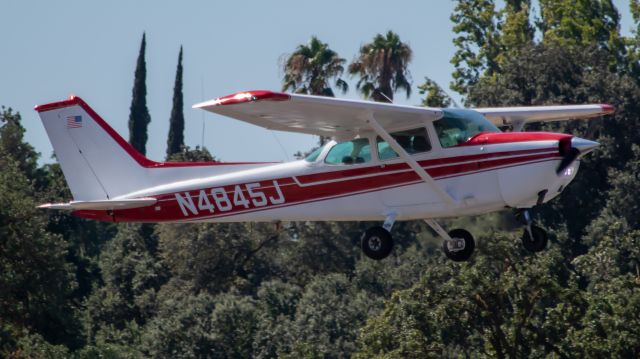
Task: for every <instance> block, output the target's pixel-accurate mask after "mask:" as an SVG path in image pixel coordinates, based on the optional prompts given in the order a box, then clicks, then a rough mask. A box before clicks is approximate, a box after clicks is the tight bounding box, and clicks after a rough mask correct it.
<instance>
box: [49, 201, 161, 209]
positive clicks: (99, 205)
mask: <svg viewBox="0 0 640 359" xmlns="http://www.w3.org/2000/svg"><path fill="white" fill-rule="evenodd" d="M157 201H158V200H157V199H155V198H135V199H120V200H104V201H71V202H68V203H46V204H43V205H40V206H38V208H43V209H61V210H68V211H76V210H83V209H84V210H113V209H129V208H140V207H147V206H151V205H154V204H155V203H156V202H157Z"/></svg>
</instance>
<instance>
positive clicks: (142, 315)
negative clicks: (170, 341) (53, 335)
mask: <svg viewBox="0 0 640 359" xmlns="http://www.w3.org/2000/svg"><path fill="white" fill-rule="evenodd" d="M152 231H153V228H152V227H151V226H149V225H145V224H123V225H121V226H120V227H119V229H118V233H117V235H116V236H115V238H113V239H112V240H111V241H110V242H109V243H107V245H106V248H104V250H103V251H102V253H101V256H100V263H99V264H100V270H101V274H102V280H103V284H102V285H101V286H100V288H98V289H97V290H96V291H94V293H92V295H91V296H90V297H89V298H88V299H87V302H86V306H87V318H86V326H87V330H88V332H89V335H90V337H94V336H95V335H101V336H102V337H106V339H107V341H109V340H114V339H113V338H111V337H113V336H117V332H118V331H119V330H123V329H125V328H127V327H128V326H130V325H144V324H145V323H146V322H147V320H149V319H150V318H151V317H152V316H153V315H154V314H155V311H154V304H155V297H156V293H157V291H158V290H159V288H160V286H161V285H162V284H164V283H165V282H166V278H167V273H166V269H165V267H164V263H163V262H162V261H160V260H159V258H158V257H157V253H156V252H157V251H156V248H155V247H156V243H157V238H155V236H154V235H153V232H152ZM114 333H116V334H115V335H114Z"/></svg>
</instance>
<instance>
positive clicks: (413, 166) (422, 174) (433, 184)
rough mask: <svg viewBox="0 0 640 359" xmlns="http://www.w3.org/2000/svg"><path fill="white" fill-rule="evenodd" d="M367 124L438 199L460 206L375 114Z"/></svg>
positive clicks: (369, 115)
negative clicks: (381, 123) (384, 126)
mask: <svg viewBox="0 0 640 359" xmlns="http://www.w3.org/2000/svg"><path fill="white" fill-rule="evenodd" d="M366 122H367V123H368V124H369V126H371V128H372V129H373V130H374V131H375V132H376V133H377V134H378V135H379V136H380V137H382V139H384V140H385V141H387V143H388V144H389V146H391V148H392V149H393V150H394V151H396V153H397V154H398V155H399V156H400V158H402V159H403V160H405V162H406V163H407V164H408V165H409V167H411V169H413V170H414V171H415V172H416V173H417V174H418V176H420V178H422V180H423V181H424V183H426V184H427V185H429V187H431V189H433V190H434V191H435V192H436V194H437V195H438V197H440V199H441V200H442V201H443V202H445V203H447V204H449V205H456V204H458V201H456V200H455V199H454V198H453V197H451V195H450V194H448V193H447V192H445V191H444V190H443V189H442V188H440V186H439V185H438V183H437V182H436V181H435V180H434V179H433V177H431V176H430V175H429V174H428V173H427V171H425V170H424V168H422V166H420V164H418V162H417V161H416V160H415V159H413V157H411V156H409V154H408V153H407V151H405V150H404V148H403V147H402V146H400V144H399V143H398V142H397V141H396V140H395V139H394V138H393V137H392V136H391V135H390V134H389V132H387V131H386V130H385V129H384V128H383V127H382V126H380V124H379V123H378V121H376V119H375V117H374V116H373V113H369V114H368V116H367V118H366Z"/></svg>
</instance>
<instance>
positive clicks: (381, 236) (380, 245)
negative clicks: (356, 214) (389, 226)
mask: <svg viewBox="0 0 640 359" xmlns="http://www.w3.org/2000/svg"><path fill="white" fill-rule="evenodd" d="M360 245H361V246H362V251H363V252H364V254H366V255H367V257H369V258H371V259H375V260H380V259H384V258H387V256H389V254H390V253H391V250H392V249H393V238H392V237H391V234H390V233H389V231H387V230H386V229H384V228H382V227H371V228H369V229H367V231H366V232H364V234H363V235H362V238H361V239H360Z"/></svg>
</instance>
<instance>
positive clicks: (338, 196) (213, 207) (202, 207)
mask: <svg viewBox="0 0 640 359" xmlns="http://www.w3.org/2000/svg"><path fill="white" fill-rule="evenodd" d="M429 129H430V128H429V127H427V136H428V140H429V141H430V144H431V146H430V148H429V149H428V150H426V151H423V152H420V153H416V154H414V155H413V157H414V158H415V160H416V161H417V162H418V163H419V164H420V166H421V167H423V168H424V169H425V170H426V171H427V173H428V174H429V175H430V176H431V177H433V178H434V179H435V180H436V182H437V184H438V185H439V186H440V187H441V188H442V189H443V190H444V191H445V192H446V193H448V194H449V195H451V197H453V198H454V199H455V200H456V203H455V204H453V205H451V204H447V203H444V202H442V201H441V200H440V199H439V197H438V196H437V195H436V193H435V192H434V191H433V190H432V188H430V186H428V185H427V184H426V183H425V182H423V181H422V180H421V179H420V177H419V176H418V174H417V173H416V172H415V171H414V170H412V169H411V168H410V167H409V166H408V165H407V163H406V162H405V161H403V160H402V159H400V158H398V157H395V158H387V159H383V157H384V155H382V154H381V152H380V151H381V150H380V140H379V139H377V142H378V144H377V146H376V145H374V147H377V148H378V151H375V150H373V151H371V150H369V152H367V154H366V155H367V156H369V157H367V160H366V161H365V162H363V163H357V162H358V161H353V162H350V163H349V161H347V162H348V163H335V161H333V160H330V156H331V152H332V149H333V148H335V147H336V146H337V145H338V144H336V143H335V142H331V143H329V144H328V145H326V146H324V148H322V149H321V150H319V151H318V153H317V155H315V156H314V157H313V158H311V159H309V160H299V161H294V162H289V163H278V164H265V165H263V166H259V167H254V168H250V169H245V170H237V171H231V172H227V173H222V174H220V173H219V172H217V173H215V174H214V175H211V176H206V170H203V171H202V173H203V176H202V177H200V178H192V179H189V180H182V181H177V182H170V183H166V184H162V185H160V186H155V187H151V188H147V189H144V190H142V191H137V192H134V193H130V194H127V195H126V196H122V198H148V197H151V198H156V199H157V203H156V204H155V205H153V206H149V207H143V208H134V209H123V210H112V211H97V210H85V211H76V212H75V214H76V215H78V216H80V217H85V218H92V219H98V220H105V221H117V222H198V221H206V222H238V221H240V222H241V221H274V220H283V221H316V220H317V221H321V220H322V221H325V220H330V221H349V220H383V219H384V218H385V216H387V215H388V214H389V213H390V212H395V214H396V215H397V219H398V220H409V219H419V218H439V217H451V216H458V215H475V214H481V213H487V212H491V211H497V210H500V209H503V208H505V207H522V208H528V207H532V206H533V205H535V204H536V202H538V201H540V200H542V201H543V202H546V201H549V200H550V199H552V198H554V197H555V196H557V195H558V194H559V193H560V192H561V191H562V190H563V189H564V188H566V186H567V185H568V184H569V182H571V180H572V179H573V178H574V177H575V175H576V172H577V169H578V165H579V162H578V161H575V162H574V163H573V164H572V165H571V166H570V167H568V168H567V169H566V170H565V171H564V172H563V173H562V174H560V175H557V174H556V172H555V169H556V168H557V166H558V164H559V163H560V161H561V159H562V155H561V153H560V150H559V141H560V140H562V139H570V138H571V137H572V136H570V135H565V134H556V133H545V132H507V133H500V132H498V133H479V134H477V135H476V136H474V137H472V138H469V139H468V140H466V141H465V142H464V143H461V144H458V145H455V146H448V147H445V146H442V145H440V143H439V142H440V141H439V140H438V137H437V135H436V133H435V132H436V131H433V130H432V129H431V130H429ZM362 138H366V139H367V141H369V142H368V143H369V144H375V143H376V138H375V136H374V135H371V136H370V138H367V137H366V136H365V137H362ZM361 142H362V141H361ZM356 158H360V157H356ZM163 170H164V169H163V168H157V169H154V171H163ZM543 191H546V192H544V193H545V195H544V196H543V198H540V193H542V192H543Z"/></svg>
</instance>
